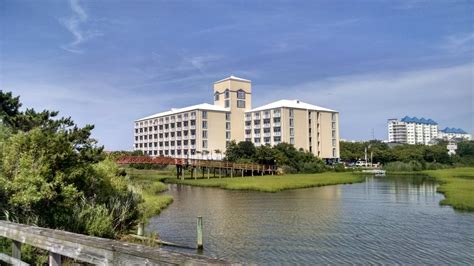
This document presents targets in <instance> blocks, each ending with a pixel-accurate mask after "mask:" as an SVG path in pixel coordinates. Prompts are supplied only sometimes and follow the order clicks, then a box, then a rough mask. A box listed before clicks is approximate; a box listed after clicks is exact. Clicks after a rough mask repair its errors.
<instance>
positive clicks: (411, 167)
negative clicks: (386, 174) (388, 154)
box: [384, 161, 423, 172]
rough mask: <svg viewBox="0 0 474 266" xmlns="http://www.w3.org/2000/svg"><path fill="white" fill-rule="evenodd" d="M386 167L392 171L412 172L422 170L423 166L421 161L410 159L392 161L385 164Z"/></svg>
mask: <svg viewBox="0 0 474 266" xmlns="http://www.w3.org/2000/svg"><path fill="white" fill-rule="evenodd" d="M384 169H385V170H387V171H391V172H412V171H421V170H423V166H422V164H421V163H420V162H417V161H410V162H408V163H405V162H391V163H387V164H386V165H385V166H384Z"/></svg>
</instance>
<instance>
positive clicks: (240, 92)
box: [237, 89, 245, 99]
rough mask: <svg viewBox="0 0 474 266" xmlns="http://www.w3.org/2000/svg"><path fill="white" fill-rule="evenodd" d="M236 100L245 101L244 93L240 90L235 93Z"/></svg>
mask: <svg viewBox="0 0 474 266" xmlns="http://www.w3.org/2000/svg"><path fill="white" fill-rule="evenodd" d="M237 99H245V91H244V90H242V89H240V90H238V91H237Z"/></svg>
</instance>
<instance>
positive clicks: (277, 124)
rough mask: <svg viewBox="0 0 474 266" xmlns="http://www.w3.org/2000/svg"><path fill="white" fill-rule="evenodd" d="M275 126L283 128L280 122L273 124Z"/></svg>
mask: <svg viewBox="0 0 474 266" xmlns="http://www.w3.org/2000/svg"><path fill="white" fill-rule="evenodd" d="M273 126H274V127H280V126H281V123H280V122H277V123H273Z"/></svg>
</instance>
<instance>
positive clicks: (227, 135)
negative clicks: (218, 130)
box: [225, 131, 230, 139]
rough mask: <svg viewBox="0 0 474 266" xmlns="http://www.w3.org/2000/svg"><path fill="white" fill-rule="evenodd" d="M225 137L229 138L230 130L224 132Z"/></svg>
mask: <svg viewBox="0 0 474 266" xmlns="http://www.w3.org/2000/svg"><path fill="white" fill-rule="evenodd" d="M225 139H230V131H226V132H225Z"/></svg>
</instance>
